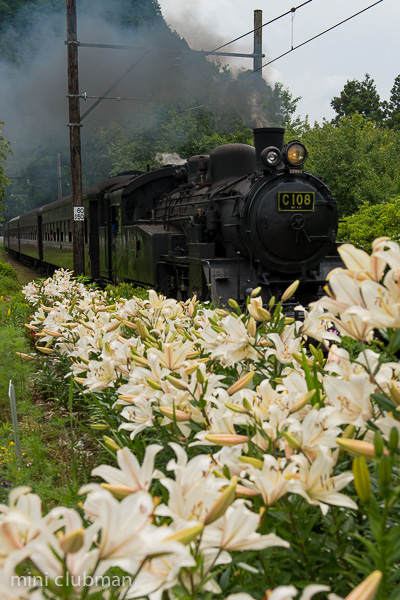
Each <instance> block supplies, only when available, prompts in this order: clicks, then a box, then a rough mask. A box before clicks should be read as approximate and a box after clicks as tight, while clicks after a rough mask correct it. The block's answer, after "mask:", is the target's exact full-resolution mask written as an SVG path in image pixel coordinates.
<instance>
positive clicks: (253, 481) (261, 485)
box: [243, 454, 297, 506]
mask: <svg viewBox="0 0 400 600" xmlns="http://www.w3.org/2000/svg"><path fill="white" fill-rule="evenodd" d="M296 470H297V468H296V465H295V464H293V463H287V462H286V460H285V459H279V458H278V459H277V458H275V457H274V456H272V455H271V454H265V455H264V462H263V467H262V469H255V468H252V467H251V466H250V468H249V477H250V482H249V481H247V480H244V481H243V483H244V484H245V485H247V486H248V487H250V488H251V489H256V490H258V491H259V492H260V493H261V495H262V499H263V501H264V503H265V504H266V505H267V506H271V505H272V504H274V503H275V502H276V501H277V500H279V498H281V497H282V496H284V495H285V494H287V493H289V492H291V491H292V488H293V481H292V480H291V477H292V476H293V475H294V474H295V472H296Z"/></svg>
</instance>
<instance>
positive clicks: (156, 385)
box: [146, 377, 162, 391]
mask: <svg viewBox="0 0 400 600" xmlns="http://www.w3.org/2000/svg"><path fill="white" fill-rule="evenodd" d="M146 383H147V384H148V385H149V386H150V387H151V388H153V390H158V391H159V390H162V387H161V385H160V384H159V383H158V381H156V380H155V379H152V378H151V377H147V379H146Z"/></svg>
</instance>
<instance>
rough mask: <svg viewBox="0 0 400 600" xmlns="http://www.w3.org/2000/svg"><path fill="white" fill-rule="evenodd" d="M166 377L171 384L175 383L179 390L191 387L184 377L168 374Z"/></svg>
mask: <svg viewBox="0 0 400 600" xmlns="http://www.w3.org/2000/svg"><path fill="white" fill-rule="evenodd" d="M165 379H166V380H167V381H169V383H170V384H171V385H173V386H174V388H176V389H177V390H183V391H186V390H188V389H189V386H188V384H187V383H186V381H183V379H177V378H176V377H173V376H172V375H166V376H165Z"/></svg>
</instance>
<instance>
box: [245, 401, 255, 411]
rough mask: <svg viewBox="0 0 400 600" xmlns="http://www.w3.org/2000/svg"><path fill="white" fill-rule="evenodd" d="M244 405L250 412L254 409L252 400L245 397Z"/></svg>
mask: <svg viewBox="0 0 400 600" xmlns="http://www.w3.org/2000/svg"><path fill="white" fill-rule="evenodd" d="M243 406H244V407H245V409H246V410H247V411H248V412H252V410H253V407H252V405H251V404H250V402H249V401H248V400H247V398H243Z"/></svg>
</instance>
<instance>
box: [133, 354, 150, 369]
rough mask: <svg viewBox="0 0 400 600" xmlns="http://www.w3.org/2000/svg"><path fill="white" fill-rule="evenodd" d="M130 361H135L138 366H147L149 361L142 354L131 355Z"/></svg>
mask: <svg viewBox="0 0 400 600" xmlns="http://www.w3.org/2000/svg"><path fill="white" fill-rule="evenodd" d="M131 360H132V362H134V363H135V365H139V367H148V366H149V361H148V360H147V358H145V357H144V356H136V355H135V356H132V357H131Z"/></svg>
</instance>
